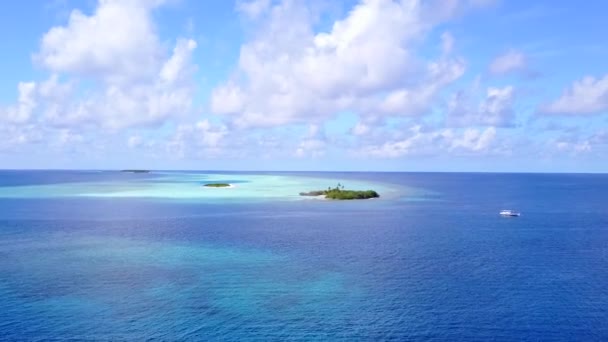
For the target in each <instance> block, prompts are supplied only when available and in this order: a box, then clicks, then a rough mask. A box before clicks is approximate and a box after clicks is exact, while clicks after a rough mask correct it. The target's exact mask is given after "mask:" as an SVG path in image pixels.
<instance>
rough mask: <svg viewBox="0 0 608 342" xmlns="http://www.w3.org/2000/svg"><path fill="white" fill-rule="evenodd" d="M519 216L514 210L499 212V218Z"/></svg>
mask: <svg viewBox="0 0 608 342" xmlns="http://www.w3.org/2000/svg"><path fill="white" fill-rule="evenodd" d="M519 215H521V214H520V213H518V212H517V211H515V210H510V209H505V210H501V211H500V216H519Z"/></svg>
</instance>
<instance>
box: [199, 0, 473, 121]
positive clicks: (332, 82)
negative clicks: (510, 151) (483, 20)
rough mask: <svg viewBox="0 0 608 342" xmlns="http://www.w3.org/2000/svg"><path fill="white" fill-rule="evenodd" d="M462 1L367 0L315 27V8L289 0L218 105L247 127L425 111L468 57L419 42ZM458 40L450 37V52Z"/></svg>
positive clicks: (276, 10)
mask: <svg viewBox="0 0 608 342" xmlns="http://www.w3.org/2000/svg"><path fill="white" fill-rule="evenodd" d="M461 6H462V3H460V2H458V1H452V2H450V4H449V6H446V4H445V3H432V2H429V3H425V2H421V1H417V0H403V1H398V2H397V1H382V0H374V1H372V0H367V1H362V2H361V3H360V4H358V5H357V6H355V7H354V8H353V9H352V10H351V11H350V12H349V13H348V15H347V16H346V17H345V18H343V19H341V20H338V21H336V22H334V23H333V25H332V27H331V29H330V30H329V31H328V32H318V33H315V32H313V22H314V18H313V15H312V14H311V13H310V11H309V9H308V8H307V7H305V6H301V5H300V3H299V2H295V1H283V2H281V3H280V4H277V5H275V6H274V7H272V8H270V9H268V13H267V16H266V17H265V19H267V20H265V21H263V22H262V24H261V27H260V28H259V30H258V31H257V34H256V35H255V36H254V37H255V38H254V39H253V40H252V41H250V42H247V43H246V44H244V45H243V46H242V47H241V53H240V57H239V63H238V69H237V73H236V76H235V77H233V78H232V79H230V80H228V81H226V82H225V83H224V84H221V85H219V86H218V87H217V88H215V89H214V90H213V92H212V97H211V109H212V111H213V112H214V113H217V114H231V115H233V120H234V123H235V124H236V125H239V126H243V127H247V126H276V125H282V124H287V123H294V122H295V123H319V122H321V121H323V120H325V119H327V118H329V117H331V116H332V115H334V114H335V113H336V112H337V111H341V110H352V111H355V112H368V113H370V112H374V111H380V112H382V113H391V114H392V113H395V114H420V113H421V112H424V111H425V110H426V109H428V107H429V105H430V102H431V101H432V99H433V97H434V95H435V94H436V93H437V92H438V91H439V90H440V89H441V88H442V87H443V86H445V85H447V84H449V83H450V82H452V81H453V80H455V79H457V78H458V77H460V76H461V75H462V73H463V72H464V63H463V62H462V61H461V60H458V59H450V58H448V57H447V56H442V57H441V59H440V60H438V61H428V62H425V61H422V60H421V59H420V58H419V57H418V56H416V54H415V53H414V49H415V47H416V46H417V44H419V43H420V42H421V41H423V40H424V38H425V36H426V34H427V33H428V32H429V31H430V30H431V29H432V28H433V27H434V26H435V25H437V24H438V23H439V22H441V21H442V20H446V19H448V18H450V17H451V16H453V15H454V13H455V12H456V10H457V9H458V8H459V7H461ZM467 6H468V4H467ZM439 12H441V13H439ZM439 14H440V15H439ZM452 41H453V37H451V36H450V35H449V34H446V35H444V36H443V43H442V45H443V50H444V51H445V52H448V50H450V49H451V45H452V44H453V42H452Z"/></svg>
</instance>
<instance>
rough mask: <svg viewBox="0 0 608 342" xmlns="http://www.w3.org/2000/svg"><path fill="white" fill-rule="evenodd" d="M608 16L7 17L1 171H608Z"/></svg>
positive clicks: (391, 2) (452, 8)
mask: <svg viewBox="0 0 608 342" xmlns="http://www.w3.org/2000/svg"><path fill="white" fill-rule="evenodd" d="M607 11H608V2H606V1H602V0H590V1H585V2H582V3H581V2H574V1H554V0H538V1H523V0H509V1H507V0H502V1H501V0H361V1H354V0H346V1H334V0H331V1H330V0H308V1H298V0H236V1H229V0H205V1H197V0H98V1H94V0H54V1H36V0H26V1H4V2H1V3H0V43H1V44H2V48H1V49H0V55H1V58H2V59H1V60H2V63H0V74H1V75H2V77H0V137H1V139H0V168H2V169H30V168H31V169H123V168H148V169H182V170H185V169H196V170H303V171H307V170H321V171H331V170H335V171H342V170H344V171H480V172H607V171H608V153H607V152H608V44H606V36H607V33H608V28H607V26H606V25H605V13H606V12H607Z"/></svg>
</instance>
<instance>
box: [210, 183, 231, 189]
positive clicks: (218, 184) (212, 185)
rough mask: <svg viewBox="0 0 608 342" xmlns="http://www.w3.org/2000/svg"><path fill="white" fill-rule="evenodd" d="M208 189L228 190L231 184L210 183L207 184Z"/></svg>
mask: <svg viewBox="0 0 608 342" xmlns="http://www.w3.org/2000/svg"><path fill="white" fill-rule="evenodd" d="M205 186H206V187H209V188H227V187H229V186H230V184H228V183H209V184H205Z"/></svg>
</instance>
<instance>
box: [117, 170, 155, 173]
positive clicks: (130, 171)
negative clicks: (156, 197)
mask: <svg viewBox="0 0 608 342" xmlns="http://www.w3.org/2000/svg"><path fill="white" fill-rule="evenodd" d="M120 172H128V173H149V172H150V170H133V169H131V170H120Z"/></svg>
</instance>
